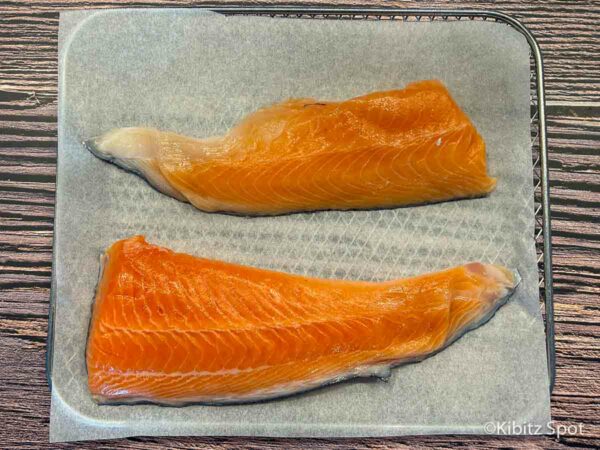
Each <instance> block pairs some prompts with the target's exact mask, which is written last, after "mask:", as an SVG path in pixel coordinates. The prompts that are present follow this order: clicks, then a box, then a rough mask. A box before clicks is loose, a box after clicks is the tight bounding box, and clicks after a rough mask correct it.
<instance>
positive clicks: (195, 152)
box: [85, 81, 496, 215]
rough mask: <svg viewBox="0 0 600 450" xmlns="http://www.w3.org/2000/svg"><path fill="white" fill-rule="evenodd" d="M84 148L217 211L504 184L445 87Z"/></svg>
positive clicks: (391, 198) (129, 132)
mask: <svg viewBox="0 0 600 450" xmlns="http://www.w3.org/2000/svg"><path fill="white" fill-rule="evenodd" d="M85 145H86V146H87V148H88V149H89V150H90V151H91V152H92V153H94V154H95V155H96V156H98V157H100V158H102V159H105V160H108V161H111V162H113V163H115V164H117V165H118V166H121V167H122V168H124V169H127V170H130V171H133V172H135V173H137V174H139V175H140V176H142V177H143V178H145V179H146V180H147V181H148V182H149V183H150V184H151V185H153V186H154V187H156V188H157V189H158V190H159V191H161V192H163V193H165V194H167V195H170V196H171V197H174V198H176V199H179V200H182V201H184V202H189V203H191V204H192V205H194V206H195V207H197V208H199V209H201V210H203V211H209V212H215V211H220V212H228V213H234V214H241V215H274V214H284V213H290V212H297V211H315V210H327V209H340V210H346V209H372V208H390V207H397V206H406V205H417V204H425V203H433V202H441V201H446V200H454V199H461V198H471V197H481V196H485V195H487V194H488V193H489V192H491V191H492V190H493V188H494V186H495V184H496V180H495V179H494V178H490V177H489V176H488V175H487V166H486V153H485V143H484V141H483V139H482V138H481V136H480V135H479V134H478V133H477V130H476V129H475V127H474V126H473V124H472V123H471V121H470V120H469V118H468V117H467V116H466V114H465V113H464V112H463V111H461V109H460V108H459V107H458V105H457V104H456V102H455V101H454V100H453V99H452V97H451V96H450V93H449V92H448V90H447V89H446V88H445V87H444V85H443V84H442V83H440V82H439V81H421V82H417V83H412V84H409V85H408V86H407V87H406V88H405V89H403V90H393V91H386V92H375V93H371V94H368V95H364V96H361V97H356V98H352V99H350V100H346V101H341V102H327V101H317V100H315V99H310V98H309V99H292V100H288V101H284V102H283V103H279V104H275V105H272V106H269V107H266V108H263V109H260V110H258V111H256V112H254V113H252V114H250V115H249V116H247V117H246V118H245V119H244V120H243V121H242V122H241V123H239V124H238V125H237V126H236V127H234V128H233V129H232V130H231V131H230V132H229V133H227V134H226V135H224V136H222V137H212V138H207V139H194V138H191V137H186V136H181V135H178V134H175V133H170V132H166V131H159V130H156V129H151V128H119V129H115V130H112V131H109V132H107V133H106V134H104V135H102V136H100V137H98V138H95V139H92V140H89V141H87V142H85Z"/></svg>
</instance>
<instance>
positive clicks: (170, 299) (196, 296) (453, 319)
mask: <svg viewBox="0 0 600 450" xmlns="http://www.w3.org/2000/svg"><path fill="white" fill-rule="evenodd" d="M103 260H104V262H103V273H102V275H101V279H100V282H99V285H98V289H97V293H96V298H95V303H94V307H93V313H92V319H91V323H90V330H89V337H88V343H87V355H86V360H87V370H88V384H89V389H90V392H91V394H92V396H93V398H94V399H95V400H96V401H97V402H100V403H132V402H140V401H147V402H154V403H160V404H166V405H181V404H186V403H190V402H199V403H219V404H220V403H237V402H251V401H257V400H265V399H271V398H275V397H281V396H286V395H290V394H293V393H297V392H301V391H305V390H308V389H312V388H316V387H319V386H322V385H326V384H329V383H334V382H338V381H341V380H344V379H348V378H352V377H357V376H372V375H374V376H379V377H386V376H388V375H389V373H390V368H391V367H392V366H396V365H398V364H402V363H407V362H414V361H419V360H422V359H423V358H425V357H427V356H429V355H432V354H434V353H436V352H438V351H440V350H441V349H443V348H445V347H446V346H448V345H449V344H451V343H452V342H453V341H455V340H456V339H458V338H459V337H460V336H462V335H463V334H464V333H466V332H467V331H469V330H471V329H473V328H475V327H477V326H479V325H481V324H482V323H484V322H486V321H487V320H488V319H489V318H490V317H491V316H492V315H493V314H494V312H495V311H496V310H497V309H498V308H499V307H500V306H501V305H502V304H503V303H504V302H505V301H506V300H507V298H508V296H509V295H510V294H511V293H512V291H513V290H514V288H515V286H516V284H517V282H518V281H517V279H516V278H517V277H516V276H515V275H513V273H512V272H511V271H509V270H508V269H506V268H504V267H501V266H496V265H490V264H481V263H471V264H467V265H464V266H460V267H455V268H452V269H448V270H445V271H442V272H437V273H430V274H426V275H422V276H418V277H414V278H408V279H400V280H393V281H388V282H380V283H376V282H362V281H341V280H326V279H317V278H307V277H302V276H297V275H291V274H286V273H280V272H274V271H269V270H261V269H257V268H253V267H245V266H240V265H236V264H230V263H226V262H220V261H213V260H208V259H202V258H197V257H194V256H190V255H186V254H180V253H174V252H173V251H170V250H168V249H165V248H161V247H158V246H155V245H151V244H149V243H147V242H146V241H145V239H144V238H143V237H141V236H135V237H132V238H129V239H125V240H121V241H118V242H116V243H115V244H113V245H112V246H111V247H110V248H109V249H108V250H107V251H106V253H105V255H104V257H103Z"/></svg>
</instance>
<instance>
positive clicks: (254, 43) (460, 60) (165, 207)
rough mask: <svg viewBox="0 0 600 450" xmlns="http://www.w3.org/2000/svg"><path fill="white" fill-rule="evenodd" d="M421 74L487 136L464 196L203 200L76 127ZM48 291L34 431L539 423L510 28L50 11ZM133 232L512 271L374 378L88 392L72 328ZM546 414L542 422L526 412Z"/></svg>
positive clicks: (255, 431) (365, 86) (77, 435)
mask: <svg viewBox="0 0 600 450" xmlns="http://www.w3.org/2000/svg"><path fill="white" fill-rule="evenodd" d="M430 78H439V79H441V80H442V81H443V82H444V83H445V84H446V85H447V86H448V87H449V89H450V91H451V92H452V94H453V96H454V97H455V99H456V100H457V101H458V103H459V104H460V105H461V106H462V107H463V108H464V109H465V111H466V112H467V113H468V114H469V115H470V117H471V118H472V120H473V122H474V123H475V125H476V126H477V127H478V129H479V130H480V132H481V134H482V135H483V137H484V139H485V141H486V142H487V149H488V150H487V151H488V159H489V169H490V172H491V174H492V175H493V176H496V177H498V179H499V182H498V187H497V189H496V190H495V191H494V192H493V193H492V194H491V195H490V196H489V197H488V198H483V199H478V200H467V201H457V202H449V203H444V204H438V205H430V206H423V207H412V208H401V209H392V210H380V211H362V212H361V211H359V212H356V211H355V212H319V213H313V214H310V213H309V214H295V215H288V216H282V217H274V218H243V217H233V216H228V215H220V214H206V213H202V212H200V211H197V210H195V209H194V208H193V207H191V206H190V205H188V204H183V203H180V202H178V201H176V200H173V199H171V198H168V197H166V196H164V195H161V194H159V193H157V192H156V191H154V190H153V189H152V188H150V187H149V186H148V185H147V184H146V183H145V182H144V181H142V180H141V179H139V178H137V177H136V176H133V175H131V174H128V173H126V172H123V171H122V170H120V169H118V168H117V167H115V166H113V165H110V164H107V163H105V162H103V161H101V160H99V159H96V158H94V157H93V156H92V155H91V154H90V153H89V152H87V151H86V150H85V149H84V147H83V146H82V145H81V141H82V140H83V139H87V138H89V137H91V136H94V135H97V134H99V133H101V132H104V131H106V130H109V129H111V128H113V127H123V126H135V125H142V126H152V127H157V128H163V129H168V130H173V131H176V132H180V133H186V134H190V135H193V136H198V137H206V136H210V135H215V134H220V133H223V132H225V131H226V130H227V129H228V128H229V127H230V126H232V125H233V124H235V123H236V121H238V120H239V119H240V118H242V117H243V116H244V115H245V114H247V113H249V112H251V111H253V110H255V109H256V108H258V107H259V106H263V105H266V104H269V103H272V102H276V101H280V100H282V99H285V98H288V97H294V96H297V97H316V98H322V99H344V98H347V97H351V96H355V95H360V94H364V93H367V92H371V91H375V90H382V89H392V88H400V87H403V86H404V85H405V84H406V83H408V82H410V81H414V80H421V79H430ZM59 88H60V97H59V156H58V181H57V205H56V223H55V247H54V252H55V254H54V256H55V264H54V276H55V285H54V295H55V302H56V303H55V305H56V315H55V340H54V354H53V375H52V382H53V387H52V409H51V419H50V439H51V440H52V441H70V440H80V439H104V438H111V437H112V438H114V437H120V436H131V435H257V436H258V435H260V436H262V435H268V436H371V435H403V434H431V433H484V432H485V431H486V429H484V425H485V424H486V423H487V422H490V421H494V422H495V421H500V422H501V421H515V422H516V423H519V424H526V423H530V424H533V425H545V424H546V423H547V422H548V420H549V418H550V413H549V394H548V375H547V369H546V353H545V344H544V331H543V324H542V320H541V315H540V312H539V305H538V287H537V281H538V276H537V267H536V256H535V249H534V242H533V232H534V213H533V189H532V167H531V152H530V146H529V141H530V134H529V57H528V46H527V44H526V41H525V39H524V38H523V37H522V36H521V35H520V34H518V33H517V32H516V31H514V30H512V29H510V28H509V27H507V26H506V25H503V24H496V23H487V22H466V23H463V22H460V23H456V22H454V23H441V22H434V23H403V22H392V21H384V22H376V21H333V20H327V21H325V20H298V19H272V18H256V17H254V18H253V17H229V18H226V17H224V16H220V15H217V14H213V13H206V12H202V11H199V10H173V9H169V10H158V11H157V10H119V11H102V12H73V13H72V12H69V13H63V14H61V19H60V85H59ZM133 234H145V235H146V237H147V239H148V240H149V241H150V242H153V243H156V244H161V245H165V246H167V247H170V248H172V249H174V250H177V251H182V252H187V253H191V254H194V255H199V256H203V257H208V258H216V259H222V260H226V261H232V262H236V263H242V264H249V265H254V266H258V267H264V268H271V269H277V270H283V271H288V272H294V273H299V274H308V275H312V276H321V277H334V278H347V279H364V280H387V279H391V278H395V277H405V276H409V275H414V274H419V273H422V272H427V271H433V270H439V269H443V268H446V267H449V266H453V265H458V264H463V263H466V262H469V261H473V260H480V261H484V262H497V263H502V264H505V265H507V266H508V267H512V268H516V269H518V270H519V272H520V274H521V276H522V278H523V281H522V283H521V285H520V287H519V289H518V291H517V292H516V294H515V295H514V296H513V298H512V300H510V301H509V303H508V304H507V305H506V306H504V307H503V308H501V309H500V310H499V311H498V313H497V314H496V316H495V317H494V318H493V319H492V320H491V321H490V322H489V323H487V324H486V325H484V326H483V327H481V328H479V329H478V330H476V331H473V332H471V333H468V334H467V335H466V336H464V337H463V338H462V339H460V340H459V341H458V342H457V343H456V344H454V345H452V346H451V347H450V348H448V349H446V350H445V351H443V352H441V353H440V354H438V355H436V356H434V357H432V358H430V359H427V360H425V361H424V362H422V363H419V364H413V365H408V366H404V367H401V368H398V369H395V370H394V371H393V376H392V378H391V380H390V381H389V382H387V383H385V382H380V381H365V380H359V381H351V382H347V383H342V384H339V385H335V386H331V387H327V388H324V389H321V390H317V391H314V392H311V393H308V394H303V395H299V396H295V397H292V398H287V399H284V400H276V401H271V402H267V403H261V404H254V405H246V406H225V407H224V406H213V407H210V406H188V407H183V408H168V407H158V406H152V405H139V406H97V405H96V404H95V403H94V402H93V401H92V400H91V398H90V395H89V393H88V390H87V383H86V369H85V360H84V353H85V343H86V335H87V328H88V321H89V317H90V307H91V304H92V301H93V296H94V288H95V284H96V281H97V277H98V269H99V255H100V254H101V252H102V251H103V250H104V249H105V248H106V247H107V246H109V245H110V244H111V243H112V242H114V241H115V240H117V239H120V238H124V237H126V236H130V235H133ZM540 431H541V432H545V431H547V428H546V427H543V428H541V429H540Z"/></svg>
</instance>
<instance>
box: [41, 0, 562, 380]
mask: <svg viewBox="0 0 600 450" xmlns="http://www.w3.org/2000/svg"><path fill="white" fill-rule="evenodd" d="M206 9H210V10H211V11H214V12H218V13H221V14H225V15H235V14H237V15H260V16H270V17H286V18H310V19H338V20H401V21H405V22H408V21H410V22H422V21H423V22H424V21H460V20H463V21H465V20H483V21H485V20H490V21H495V22H501V23H505V24H507V25H508V26H511V27H512V28H514V29H515V30H517V31H518V32H520V33H521V34H523V35H524V36H525V38H526V39H527V41H528V43H529V46H530V50H531V54H530V55H531V89H530V97H531V99H530V101H531V112H532V115H531V133H532V139H531V146H532V154H533V179H534V185H535V189H534V198H535V206H534V207H535V223H536V227H535V242H536V250H537V253H538V271H539V277H540V282H539V286H540V301H541V307H542V311H543V313H544V317H545V327H546V352H547V361H548V375H549V378H550V392H552V390H553V388H554V380H555V373H556V356H555V339H554V304H553V296H552V243H551V228H550V197H549V186H548V184H549V183H548V151H547V138H546V115H545V98H544V69H543V61H542V54H541V51H540V48H539V46H538V44H537V42H536V40H535V38H534V37H533V35H532V34H531V32H530V31H529V30H528V29H527V28H526V27H525V26H524V25H523V24H521V23H520V22H519V21H518V20H516V19H514V18H512V17H510V16H508V15H506V14H502V13H498V12H494V11H485V10H482V11H477V10H456V9H435V10H432V9H399V8H350V7H339V8H335V7H291V6H290V7H288V6H283V7H277V6H275V7H262V6H250V7H238V6H227V7H210V8H206ZM52 290H54V289H52ZM51 296H52V295H51ZM53 312H54V301H53V300H52V299H51V306H50V313H49V333H48V351H47V360H46V364H47V369H48V370H47V377H48V383H49V385H50V386H52V383H51V372H52V361H51V354H52V344H53V325H54V320H53V316H54V314H53Z"/></svg>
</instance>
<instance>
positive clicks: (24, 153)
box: [0, 0, 600, 449]
mask: <svg viewBox="0 0 600 450" xmlns="http://www.w3.org/2000/svg"><path fill="white" fill-rule="evenodd" d="M161 3H162V2H161V1H149V2H137V3H135V2H116V1H106V2H80V1H74V2H46V1H34V2H25V1H19V0H15V1H9V2H0V342H1V344H0V361H2V365H1V366H0V391H1V392H0V422H2V423H3V425H4V424H5V425H4V426H2V427H0V442H2V447H3V448H12V447H16V446H18V447H19V448H32V449H33V448H36V449H37V448H44V447H50V446H48V445H47V444H45V443H46V442H47V437H48V413H49V392H48V389H47V386H46V382H45V372H44V352H45V343H44V341H45V336H46V332H47V318H46V317H47V305H48V296H49V286H50V273H51V257H52V253H51V245H52V220H53V210H54V187H55V186H54V176H55V158H56V144H57V143H56V82H57V61H56V57H57V55H56V52H57V30H58V14H57V11H58V10H59V9H71V8H81V7H117V6H118V7H121V6H123V5H130V6H131V5H132V6H152V5H158V4H161ZM192 3H193V2H185V1H176V2H171V3H170V5H180V6H190V5H191V4H192ZM386 5H398V6H404V7H410V6H429V7H439V6H452V7H454V6H457V4H456V3H455V2H444V1H434V2H428V3H427V4H426V5H424V4H423V3H421V2H386ZM473 5H475V6H477V7H479V8H484V7H488V8H493V9H497V10H501V11H504V12H508V13H511V14H514V15H516V16H517V17H519V18H521V19H523V22H524V23H526V24H527V25H528V26H529V27H530V28H531V29H532V30H533V31H534V32H535V33H536V35H537V36H538V39H539V41H540V44H541V45H542V48H543V51H544V53H545V56H546V63H547V72H546V75H547V77H546V81H547V87H548V93H549V97H548V100H549V104H550V107H549V108H548V116H549V120H548V122H549V123H548V126H549V137H550V141H549V143H550V150H551V154H550V169H551V178H552V203H553V208H552V211H553V220H554V222H553V232H554V246H555V247H554V252H555V264H554V274H555V293H556V323H557V353H558V361H557V364H558V377H557V385H556V390H555V394H554V396H553V402H552V414H553V418H554V419H555V420H556V421H557V422H558V423H560V424H573V423H583V424H584V428H583V430H582V432H581V433H577V434H576V435H573V436H563V437H561V438H560V439H559V440H555V439H553V438H551V437H539V438H487V437H464V436H430V437H409V438H401V439H366V440H324V439H319V440H316V439H310V440H284V439H272V440H269V439H244V438H222V439H217V438H215V439H211V438H139V439H127V440H119V441H111V442H103V443H100V444H98V445H97V444H95V443H94V444H86V445H80V444H72V445H65V446H64V447H65V448H144V449H146V448H161V447H168V448H201V447H202V448H207V447H208V448H219V449H224V448H240V447H246V448H257V447H266V448H269V447H286V448H288V447H289V448H306V447H314V448H349V447H359V446H360V447H371V448H392V447H394V448H412V447H415V446H419V447H448V448H449V447H465V448H466V447H469V448H506V447H526V446H527V447H530V446H539V447H544V448H565V447H567V446H577V447H590V446H593V445H599V444H600V409H599V407H598V401H597V399H598V397H599V395H600V385H599V382H598V376H597V374H598V372H599V369H600V351H599V348H600V346H599V344H600V342H599V341H600V319H599V316H600V314H599V312H600V305H599V304H598V301H597V299H598V295H599V294H600V289H599V286H600V284H599V279H600V263H599V261H598V258H597V255H598V247H600V239H599V237H600V236H599V234H600V233H599V230H598V226H597V222H598V215H599V213H598V211H600V208H599V206H600V199H599V194H598V193H599V191H600V176H599V172H600V171H599V165H600V158H599V148H600V120H599V119H598V116H599V114H598V113H599V109H598V108H600V103H599V100H600V96H599V95H598V89H599V87H598V86H600V83H598V81H599V79H598V78H599V75H598V73H599V71H598V69H597V67H598V60H599V57H600V56H599V55H600V52H599V45H600V44H599V42H598V31H597V25H596V24H597V23H598V19H599V18H600V5H599V4H598V2H592V1H587V2H577V3H575V2H533V1H520V0H512V1H501V2H495V3H494V2H478V3H476V2H463V3H461V4H460V5H459V6H461V7H468V6H473ZM594 26H595V27H596V28H594Z"/></svg>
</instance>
